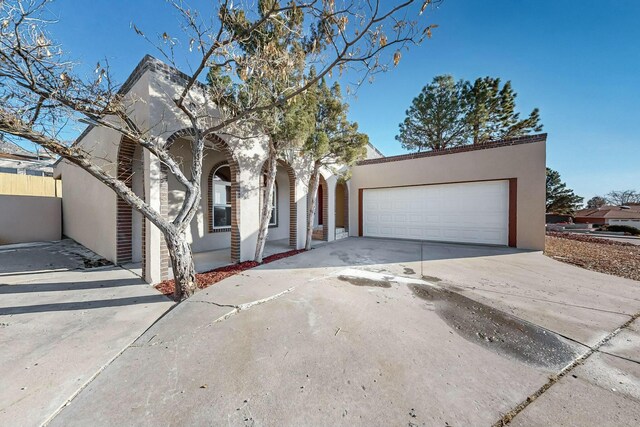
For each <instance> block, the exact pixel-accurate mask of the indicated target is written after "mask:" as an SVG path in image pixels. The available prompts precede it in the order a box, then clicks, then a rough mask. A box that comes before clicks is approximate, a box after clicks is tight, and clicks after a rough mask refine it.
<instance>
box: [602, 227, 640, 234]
mask: <svg viewBox="0 0 640 427" xmlns="http://www.w3.org/2000/svg"><path fill="white" fill-rule="evenodd" d="M600 229H601V230H604V231H613V232H623V233H627V234H631V235H632V236H640V229H637V228H635V227H631V226H630V225H605V226H603V227H601V228H600Z"/></svg>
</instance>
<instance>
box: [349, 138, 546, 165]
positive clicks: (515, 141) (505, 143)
mask: <svg viewBox="0 0 640 427" xmlns="http://www.w3.org/2000/svg"><path fill="white" fill-rule="evenodd" d="M546 140H547V134H546V133H539V134H535V135H525V136H518V137H515V138H507V139H501V140H497V141H491V142H487V143H485V144H478V145H473V144H470V145H462V146H460V147H452V148H444V149H441V150H431V151H422V152H418V153H407V154H399V155H397V156H389V157H382V158H379V159H368V160H361V161H359V162H357V163H356V165H357V166H365V165H372V164H376V163H387V162H397V161H402V160H413V159H419V158H422V157H435V156H443V155H447V154H456V153H466V152H469V151H476V150H487V149H490V148H501V147H509V146H512V145H519V144H531V143H534V142H545V141H546Z"/></svg>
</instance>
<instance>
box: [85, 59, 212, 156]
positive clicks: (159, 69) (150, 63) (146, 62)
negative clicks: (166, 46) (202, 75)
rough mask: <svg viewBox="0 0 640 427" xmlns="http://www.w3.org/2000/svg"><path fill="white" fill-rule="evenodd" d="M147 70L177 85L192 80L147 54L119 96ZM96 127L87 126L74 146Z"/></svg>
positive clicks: (119, 91) (120, 90) (127, 80)
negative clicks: (161, 75)
mask: <svg viewBox="0 0 640 427" xmlns="http://www.w3.org/2000/svg"><path fill="white" fill-rule="evenodd" d="M147 70H149V71H153V72H156V73H159V74H163V75H164V76H165V77H168V78H169V80H171V81H173V82H176V83H187V82H188V81H189V79H190V77H189V75H187V74H186V73H184V72H182V71H180V70H179V69H177V68H176V67H173V66H171V65H169V64H167V63H165V62H162V61H161V60H159V59H158V58H156V57H154V56H152V55H149V54H146V55H145V56H144V57H143V58H142V59H141V60H140V62H138V65H136V67H135V68H134V69H133V71H132V72H131V74H129V77H127V79H126V80H125V81H124V83H123V84H122V86H120V89H118V94H120V95H123V94H126V93H128V92H129V91H130V90H131V89H132V88H133V86H135V84H136V83H137V82H138V80H140V78H141V77H142V75H143V74H144V73H145V72H146V71H147ZM196 86H199V87H201V88H204V87H206V85H204V84H203V83H201V82H199V81H196ZM94 127H95V126H94V125H87V127H86V128H85V129H84V130H83V131H82V133H80V135H78V137H77V138H76V139H75V140H74V141H73V144H72V145H75V144H77V143H78V142H80V141H81V140H82V139H83V138H84V137H85V136H87V134H88V133H89V132H91V130H92V129H93V128H94Z"/></svg>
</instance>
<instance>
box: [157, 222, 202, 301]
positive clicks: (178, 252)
mask: <svg viewBox="0 0 640 427" xmlns="http://www.w3.org/2000/svg"><path fill="white" fill-rule="evenodd" d="M164 238H165V240H166V242H167V248H168V249H169V256H170V257H171V267H172V268H173V278H174V282H175V290H174V293H173V296H174V298H175V300H176V301H182V300H185V299H187V298H189V297H190V296H191V295H193V293H194V292H195V291H196V269H195V266H194V264H193V254H192V253H191V245H189V242H187V236H186V234H185V233H184V232H182V233H166V234H165V235H164Z"/></svg>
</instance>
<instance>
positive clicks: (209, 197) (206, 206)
mask: <svg viewBox="0 0 640 427" xmlns="http://www.w3.org/2000/svg"><path fill="white" fill-rule="evenodd" d="M192 135H193V132H192V131H191V130H190V129H185V130H182V131H179V132H177V133H175V134H174V135H173V136H172V137H171V138H169V139H168V140H167V144H166V148H167V149H168V150H169V152H170V153H171V155H172V157H173V158H174V159H177V160H179V161H180V163H181V164H182V165H183V171H184V173H185V174H186V175H187V176H190V174H191V170H190V166H189V165H191V156H192V154H191V153H192V150H191V141H192ZM161 169H162V174H161V175H162V182H161V191H160V194H161V205H162V210H163V211H164V212H166V214H165V213H163V214H165V215H166V217H167V218H169V219H172V218H173V217H175V215H177V212H178V210H179V209H180V206H181V205H182V201H183V200H184V191H185V189H184V187H183V186H182V185H181V184H180V183H179V182H178V181H177V179H175V177H174V176H173V175H171V174H168V173H167V169H166V167H164V166H162V168H161ZM202 171H203V173H202V182H201V191H202V197H201V202H200V206H199V208H198V211H197V213H196V215H195V216H194V218H193V220H192V221H191V224H190V230H191V237H190V243H191V248H192V251H193V254H194V261H195V264H196V270H198V271H207V270H211V269H213V268H216V267H219V266H221V265H226V264H231V263H234V262H238V261H239V260H240V196H239V189H240V185H239V182H238V180H239V167H238V162H237V160H236V159H235V156H233V154H232V152H231V150H230V148H229V147H228V145H227V143H226V142H225V141H223V140H222V139H221V138H219V137H217V136H216V135H213V134H210V135H209V136H208V137H207V142H206V145H205V151H204V158H203V165H202ZM163 243H164V241H163ZM161 252H162V255H161V258H162V261H161V264H162V267H161V268H162V269H163V270H164V269H165V266H166V268H167V270H168V267H169V265H170V262H169V261H170V260H169V254H168V252H167V253H166V254H165V253H164V245H163V247H162V248H161Z"/></svg>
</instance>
